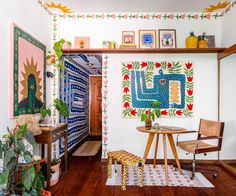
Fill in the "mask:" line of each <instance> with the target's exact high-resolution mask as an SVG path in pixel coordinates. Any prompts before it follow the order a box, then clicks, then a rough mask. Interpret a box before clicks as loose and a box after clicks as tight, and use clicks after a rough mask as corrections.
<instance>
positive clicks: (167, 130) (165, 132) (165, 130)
mask: <svg viewBox="0 0 236 196" xmlns="http://www.w3.org/2000/svg"><path fill="white" fill-rule="evenodd" d="M137 130H138V131H141V132H145V133H148V134H149V136H148V140H147V144H146V148H145V151H144V155H143V159H144V161H146V159H147V156H148V153H149V150H150V147H151V145H152V141H153V139H154V136H155V135H157V138H156V146H155V152H154V161H153V166H154V167H155V165H156V156H157V149H158V141H159V135H160V134H162V136H163V151H164V163H165V179H166V184H168V183H169V182H168V165H167V148H166V136H167V137H168V139H169V142H170V147H171V150H172V152H173V155H174V157H175V162H176V164H177V167H178V169H179V172H180V173H181V174H183V171H182V169H181V167H180V163H179V158H178V154H177V151H176V147H175V143H174V140H173V134H182V133H190V132H195V131H188V130H187V129H185V128H181V127H174V126H160V127H159V129H149V130H148V129H146V127H145V126H141V127H137Z"/></svg>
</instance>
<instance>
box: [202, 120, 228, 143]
mask: <svg viewBox="0 0 236 196" xmlns="http://www.w3.org/2000/svg"><path fill="white" fill-rule="evenodd" d="M223 132H224V122H219V121H212V120H205V119H201V120H200V125H199V135H198V137H201V136H202V135H203V136H207V137H212V136H215V137H218V139H219V142H218V146H219V147H221V144H222V137H223Z"/></svg>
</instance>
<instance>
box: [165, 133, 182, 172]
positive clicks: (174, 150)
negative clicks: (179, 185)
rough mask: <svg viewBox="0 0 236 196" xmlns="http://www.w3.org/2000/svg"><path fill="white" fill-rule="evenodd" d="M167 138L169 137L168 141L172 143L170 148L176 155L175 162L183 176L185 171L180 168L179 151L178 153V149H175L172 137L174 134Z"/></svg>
mask: <svg viewBox="0 0 236 196" xmlns="http://www.w3.org/2000/svg"><path fill="white" fill-rule="evenodd" d="M167 136H168V139H169V142H170V146H171V149H172V152H173V155H174V157H175V162H176V164H177V167H178V169H179V172H180V173H181V174H183V171H182V169H181V167H180V163H179V158H178V154H177V151H176V148H175V143H174V140H173V136H172V134H167Z"/></svg>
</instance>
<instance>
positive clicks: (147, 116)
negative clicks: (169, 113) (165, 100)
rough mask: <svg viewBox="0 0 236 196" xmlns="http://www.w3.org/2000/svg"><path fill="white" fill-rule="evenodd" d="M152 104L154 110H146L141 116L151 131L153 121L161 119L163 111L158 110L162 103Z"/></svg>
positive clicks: (156, 101) (154, 102) (153, 102)
mask: <svg viewBox="0 0 236 196" xmlns="http://www.w3.org/2000/svg"><path fill="white" fill-rule="evenodd" d="M151 104H152V108H153V109H148V110H144V111H143V113H142V114H141V121H144V122H145V127H146V129H151V128H152V121H155V118H159V117H160V115H161V111H160V109H159V108H158V106H159V105H160V101H158V100H155V101H152V103H151Z"/></svg>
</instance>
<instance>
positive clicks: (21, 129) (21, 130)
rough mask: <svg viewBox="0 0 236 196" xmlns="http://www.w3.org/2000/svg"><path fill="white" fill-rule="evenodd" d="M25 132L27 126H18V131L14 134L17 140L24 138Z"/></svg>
mask: <svg viewBox="0 0 236 196" xmlns="http://www.w3.org/2000/svg"><path fill="white" fill-rule="evenodd" d="M26 130H27V124H24V125H22V126H19V130H18V131H17V132H16V137H17V139H22V137H23V136H24V134H25V132H26Z"/></svg>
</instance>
